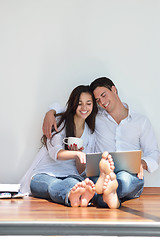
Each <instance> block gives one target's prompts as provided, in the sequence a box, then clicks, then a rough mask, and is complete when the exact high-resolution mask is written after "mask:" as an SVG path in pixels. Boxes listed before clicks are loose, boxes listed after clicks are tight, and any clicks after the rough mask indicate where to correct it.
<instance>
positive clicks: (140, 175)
mask: <svg viewBox="0 0 160 240" xmlns="http://www.w3.org/2000/svg"><path fill="white" fill-rule="evenodd" d="M143 169H145V170H148V167H147V163H146V162H145V161H144V160H143V159H142V160H141V166H140V172H139V173H138V175H137V177H138V178H139V179H143V176H144V173H143V172H144V171H143Z"/></svg>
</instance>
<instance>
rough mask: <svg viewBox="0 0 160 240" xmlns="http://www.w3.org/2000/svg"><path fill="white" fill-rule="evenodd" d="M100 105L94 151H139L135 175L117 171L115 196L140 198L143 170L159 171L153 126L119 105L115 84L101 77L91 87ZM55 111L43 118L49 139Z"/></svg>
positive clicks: (44, 128) (145, 119) (122, 104)
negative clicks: (139, 162) (138, 165)
mask: <svg viewBox="0 0 160 240" xmlns="http://www.w3.org/2000/svg"><path fill="white" fill-rule="evenodd" d="M90 87H91V89H92V91H93V93H94V96H95V99H96V101H97V103H98V105H99V106H100V109H99V112H98V115H97V117H96V129H95V133H96V143H97V144H96V152H104V151H108V152H113V151H127V150H138V149H141V150H142V152H143V156H142V160H141V171H140V173H139V174H138V175H135V174H130V173H128V172H126V171H120V172H118V173H117V174H116V177H117V181H118V188H117V195H118V197H119V199H120V200H121V201H125V200H128V199H133V198H136V197H139V196H140V195H141V193H142V191H143V186H144V179H143V169H145V170H147V171H148V172H153V171H155V170H156V169H157V168H158V164H159V156H160V153H159V150H158V146H157V142H156V139H155V135H154V132H153V129H152V126H151V124H150V122H149V120H148V118H146V117H145V116H143V115H142V114H139V113H136V112H134V111H132V110H131V109H130V108H129V107H128V105H127V104H124V103H122V102H121V100H120V98H119V96H118V91H117V89H116V87H115V85H114V83H113V82H112V81H111V80H110V79H108V78H106V77H101V78H98V79H96V80H95V81H93V82H92V83H91V85H90ZM53 113H54V111H53V110H51V111H50V112H48V113H47V114H46V116H45V119H44V123H43V132H44V134H45V135H46V136H47V137H50V136H51V127H52V125H54V126H55V129H56V124H55V118H54V116H53Z"/></svg>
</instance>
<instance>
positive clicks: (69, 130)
mask: <svg viewBox="0 0 160 240" xmlns="http://www.w3.org/2000/svg"><path fill="white" fill-rule="evenodd" d="M82 93H89V94H90V95H91V96H92V100H93V109H92V112H91V114H90V115H89V116H88V117H87V118H86V120H85V121H86V123H87V124H88V127H89V128H90V129H91V131H92V132H94V129H95V117H96V114H97V112H98V109H97V103H96V100H95V98H94V95H93V93H92V91H91V89H90V87H89V85H86V86H85V85H80V86H78V87H76V88H74V89H73V91H72V92H71V94H70V97H69V99H68V102H67V104H66V107H67V108H66V111H65V112H63V113H59V114H56V115H55V116H56V117H60V119H59V121H58V123H57V127H60V126H61V124H62V123H64V124H62V128H61V129H60V130H59V132H61V131H62V130H63V129H64V127H65V131H66V137H75V130H76V129H75V123H74V115H75V114H76V110H77V107H78V104H79V99H80V95H81V94H82ZM53 131H55V130H54V129H53ZM59 132H55V133H54V134H53V135H52V137H54V135H56V134H57V133H59ZM51 140H52V138H51ZM41 142H42V144H43V145H45V146H46V147H47V138H46V136H45V135H43V137H42V138H41ZM65 148H66V149H67V146H65Z"/></svg>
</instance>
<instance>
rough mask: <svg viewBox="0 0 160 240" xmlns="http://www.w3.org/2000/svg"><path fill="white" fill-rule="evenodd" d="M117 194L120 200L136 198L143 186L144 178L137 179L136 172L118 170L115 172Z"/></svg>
mask: <svg viewBox="0 0 160 240" xmlns="http://www.w3.org/2000/svg"><path fill="white" fill-rule="evenodd" d="M116 175H117V181H118V189H117V195H118V197H119V199H120V200H121V201H125V200H129V199H133V198H137V197H139V196H140V195H141V193H142V191H143V187H144V179H139V178H138V177H137V174H131V173H128V172H126V171H120V172H118V173H117V174H116Z"/></svg>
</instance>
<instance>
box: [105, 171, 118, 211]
mask: <svg viewBox="0 0 160 240" xmlns="http://www.w3.org/2000/svg"><path fill="white" fill-rule="evenodd" d="M117 187H118V182H117V179H116V174H115V173H114V172H111V173H110V174H109V175H107V176H106V178H105V181H104V185H103V201H104V202H105V203H107V205H108V207H109V208H119V206H120V202H119V199H118V196H117V192H116V190H117Z"/></svg>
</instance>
